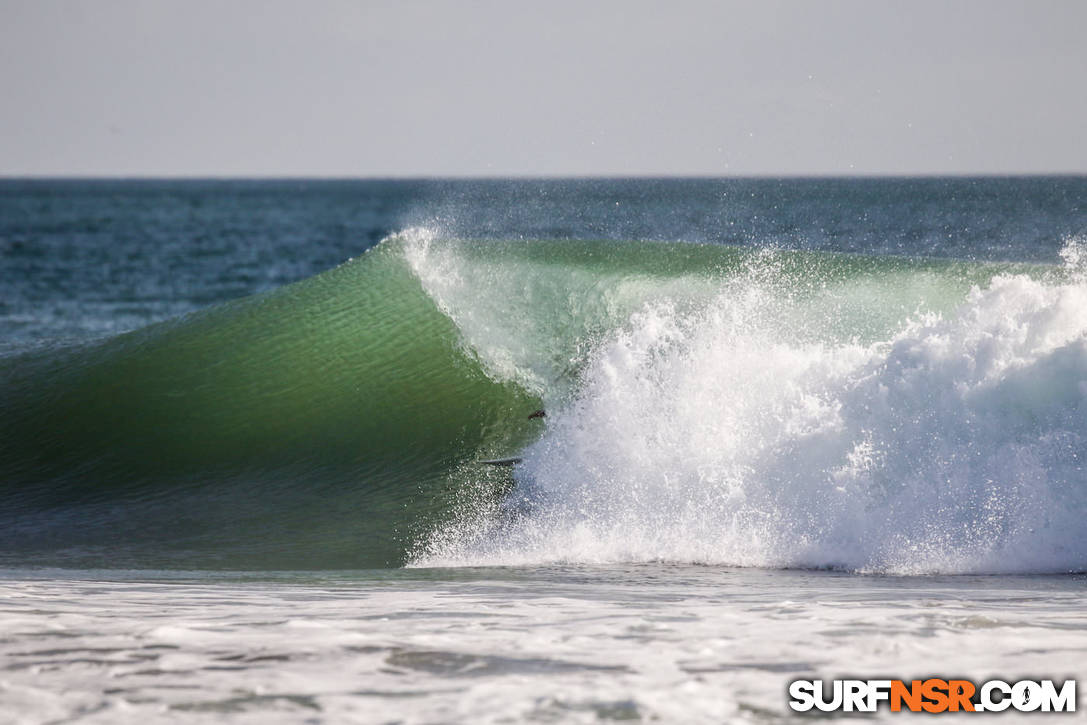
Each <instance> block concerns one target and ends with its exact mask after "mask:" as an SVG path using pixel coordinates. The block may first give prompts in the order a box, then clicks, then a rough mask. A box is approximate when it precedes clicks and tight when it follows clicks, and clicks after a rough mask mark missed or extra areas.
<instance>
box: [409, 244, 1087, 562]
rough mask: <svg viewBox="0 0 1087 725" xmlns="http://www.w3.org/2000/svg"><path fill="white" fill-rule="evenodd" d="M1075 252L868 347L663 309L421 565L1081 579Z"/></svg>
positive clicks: (626, 337)
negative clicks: (502, 503) (491, 497)
mask: <svg viewBox="0 0 1087 725" xmlns="http://www.w3.org/2000/svg"><path fill="white" fill-rule="evenodd" d="M1078 253H1079V247H1078V246H1076V245H1075V244H1070V245H1069V247H1068V249H1066V258H1068V260H1069V268H1068V269H1066V270H1064V273H1063V274H1054V275H1053V277H1052V278H1051V279H1048V280H1038V279H1032V278H1029V277H1027V276H1002V277H996V278H994V279H993V280H992V281H991V283H990V284H989V285H987V286H986V287H985V288H980V289H979V288H974V289H973V290H972V291H971V292H970V293H969V294H968V296H967V297H966V299H964V300H963V302H962V304H961V305H960V306H959V307H958V309H956V310H954V311H953V312H951V313H948V314H945V315H942V316H941V315H937V314H919V315H917V316H915V317H914V318H913V319H912V320H911V321H909V322H908V323H906V324H904V325H903V326H902V327H901V328H900V329H899V331H898V332H897V333H896V334H893V335H891V336H890V337H889V338H886V339H884V340H881V341H878V342H876V343H874V344H859V343H855V342H850V341H849V340H848V339H845V340H842V339H832V338H827V337H826V336H823V337H820V336H818V335H814V336H813V335H811V334H808V331H807V330H805V329H802V328H803V327H804V326H805V325H804V315H805V314H808V315H809V316H810V318H811V319H810V326H811V327H812V328H816V327H819V326H820V325H821V324H822V322H823V321H822V320H820V319H817V317H818V316H819V315H822V314H825V313H826V308H824V307H821V306H819V305H816V304H814V303H812V302H811V301H810V300H805V301H801V302H797V301H795V300H789V299H782V298H781V296H780V291H779V290H773V289H770V288H767V287H764V286H762V285H760V284H759V283H758V282H757V281H755V280H753V281H751V282H750V283H748V284H746V285H735V284H734V285H732V287H731V288H730V289H729V290H727V291H724V292H722V294H721V295H720V296H719V297H718V298H717V299H716V300H715V301H714V302H713V303H712V304H710V305H708V306H706V307H705V308H703V309H701V310H699V311H697V312H690V311H686V312H679V311H677V310H676V309H674V308H673V307H672V306H671V305H670V304H669V303H668V302H667V300H662V301H660V302H658V303H655V304H650V305H648V306H646V307H645V308H644V309H643V310H642V311H641V312H639V313H638V314H636V315H635V316H634V317H633V318H632V319H631V320H630V324H629V325H627V326H626V327H625V328H624V329H622V330H620V331H618V332H616V333H615V334H614V335H613V336H612V337H611V338H610V339H609V341H608V342H607V343H606V344H604V345H602V346H601V347H600V348H599V350H598V352H597V354H596V355H595V357H594V358H593V361H592V362H591V364H590V365H589V367H588V369H587V370H586V371H585V373H584V375H583V379H582V384H581V388H580V392H579V394H578V395H577V397H576V399H574V400H573V402H571V403H570V404H568V405H566V406H565V407H563V408H561V409H557V410H552V411H549V418H548V431H547V433H546V434H545V436H544V437H543V439H542V440H541V441H539V442H538V443H537V444H536V445H534V446H533V447H531V448H530V449H529V450H528V451H527V452H526V454H525V463H524V465H523V466H522V467H521V469H520V471H519V472H518V475H517V481H518V486H517V489H516V491H515V492H514V495H513V497H512V499H511V500H510V501H509V502H508V503H507V505H506V510H505V511H498V512H496V511H489V512H481V513H479V514H478V515H476V516H467V517H465V518H464V519H463V520H461V521H460V522H459V523H458V524H456V525H453V526H447V527H445V528H443V529H442V530H441V531H439V532H437V534H436V535H435V537H434V539H433V541H432V542H430V544H429V549H428V551H427V554H426V555H424V556H422V557H421V558H420V562H421V563H426V564H441V565H449V564H453V565H459V564H468V563H471V564H496V563H497V564H525V563H539V562H620V561H654V560H664V561H685V562H706V563H716V564H727V565H741V566H762V567H836V568H837V567H841V568H846V569H851V570H869V571H880V572H895V573H922V572H1063V571H1073V570H1077V571H1082V570H1085V569H1087V468H1085V466H1087V282H1085V280H1084V279H1083V276H1082V275H1081V274H1077V273H1076V268H1075V267H1074V265H1076V264H1077V262H1076V257H1077V255H1078ZM804 304H810V305H811V306H810V307H808V308H805V307H803V306H802V305H804ZM798 305H800V307H798ZM798 321H799V322H798Z"/></svg>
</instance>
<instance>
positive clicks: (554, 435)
mask: <svg viewBox="0 0 1087 725" xmlns="http://www.w3.org/2000/svg"><path fill="white" fill-rule="evenodd" d="M1084 198H1087V180H1085V179H1083V178H1080V177H1026V178H1008V179H996V178H994V179H824V180H811V179H751V180H743V179H718V180H715V179H671V180H661V179H615V180H571V181H562V180H546V181H541V180H518V181H510V180H489V181H474V182H468V181H463V182H454V181H441V180H434V181H401V182H398V181H366V182H363V181H358V182H355V181H314V180H285V181H262V182H254V181H229V180H225V181H0V290H2V292H3V294H2V295H0V722H5V723H6V722H12V723H19V724H20V725H23V724H26V725H30V724H32V723H33V724H37V723H46V722H72V721H79V722H87V723H141V725H142V724H145V723H149V722H151V723H157V722H184V723H190V722H208V723H210V722H216V723H218V722H237V723H246V722H253V723H269V722H272V723H275V722H284V723H286V722H300V721H304V722H314V723H318V722H327V723H342V722H359V723H371V722H404V723H432V722H494V723H499V722H520V721H527V722H607V721H612V720H634V721H655V722H697V723H701V722H706V723H722V722H727V723H733V722H735V723H777V722H785V721H792V720H793V719H794V717H796V715H795V714H794V713H793V712H792V711H791V710H790V709H789V707H788V704H787V702H788V696H787V692H788V684H789V683H790V682H791V681H793V680H796V679H819V678H822V679H834V678H862V679H867V678H895V679H903V680H910V679H924V678H928V677H945V678H949V677H954V678H965V679H970V680H972V681H974V682H984V681H986V680H990V679H994V678H997V679H1002V680H1007V681H1009V682H1014V681H1016V680H1021V679H1040V678H1048V679H1053V680H1057V681H1062V680H1066V679H1078V680H1079V682H1080V683H1081V686H1080V691H1081V694H1080V697H1081V700H1080V704H1081V706H1080V708H1079V710H1080V715H1078V716H1081V713H1082V709H1083V705H1082V690H1083V685H1082V683H1083V682H1087V680H1085V679H1084V676H1085V672H1084V668H1083V662H1085V661H1087V636H1085V635H1084V632H1087V615H1085V614H1084V613H1085V612H1087V573H1085V572H1087V523H1085V521H1087V516H1085V514H1087V473H1085V471H1084V468H1083V466H1084V455H1085V454H1084V451H1085V450H1087V445H1085V444H1087V236H1085V234H1087V209H1085V208H1084V207H1083V205H1082V201H1081V200H1082V199H1084ZM540 409H543V410H545V411H546V416H545V417H542V418H541V417H530V414H531V413H533V412H534V411H537V410H540ZM506 456H516V457H519V458H520V459H521V462H520V463H518V464H517V465H514V466H512V467H494V466H487V465H482V464H481V463H480V461H482V460H486V459H492V458H499V457H506ZM903 717H904V718H905V719H907V720H909V719H910V717H909V716H908V715H903V714H899V713H891V712H889V711H888V710H887V709H886V708H884V709H883V710H881V711H880V712H878V713H876V714H875V716H874V719H877V720H895V719H902V718H903ZM965 717H966V716H965V715H956V714H945V715H942V716H941V718H942V719H945V720H949V721H952V722H957V721H959V720H962V719H965ZM1019 717H1022V716H1021V715H1005V719H1009V718H1012V719H1015V718H1019ZM1033 717H1034V718H1043V717H1047V716H1046V715H1035V716H1033ZM1058 717H1060V716H1058ZM1063 717H1065V719H1067V717H1068V716H1063ZM1074 717H1076V716H1073V719H1074Z"/></svg>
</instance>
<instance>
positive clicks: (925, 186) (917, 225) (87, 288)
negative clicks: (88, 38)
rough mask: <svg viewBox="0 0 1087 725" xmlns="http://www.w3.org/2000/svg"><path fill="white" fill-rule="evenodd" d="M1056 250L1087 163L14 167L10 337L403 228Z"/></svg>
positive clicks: (0, 226)
mask: <svg viewBox="0 0 1087 725" xmlns="http://www.w3.org/2000/svg"><path fill="white" fill-rule="evenodd" d="M414 226H424V227H427V228H430V229H435V230H437V231H439V232H440V233H442V234H446V235H450V236H458V237H462V238H500V239H509V238H513V239H517V238H524V239H615V240H667V241H677V240H678V241H690V242H709V243H723V244H735V245H748V246H773V247H781V248H793V249H811V250H835V251H844V252H860V253H865V254H876V255H919V256H934V257H950V258H957V259H983V260H1015V261H1041V262H1055V261H1057V254H1058V252H1059V250H1060V249H1061V247H1062V244H1063V243H1064V240H1066V239H1067V238H1068V237H1070V236H1074V235H1079V234H1084V233H1087V177H1029V178H940V179H599V180H597V179H583V180H480V181H465V180H461V181H456V180H418V181H380V180H374V181H370V180H358V181H350V180H345V181H324V180H306V179H300V180H274V181H252V180H215V181H208V180H180V181H149V180H145V181H128V180H99V181H87V180H6V181H0V349H11V348H12V347H19V346H21V345H23V344H26V343H30V342H33V341H38V342H40V341H44V340H63V339H70V338H86V337H93V336H100V335H105V334H111V333H115V332H119V331H123V330H128V329H133V328H136V327H139V326H141V325H145V324H147V323H149V322H153V321H157V320H161V319H165V318H169V317H172V316H175V315H178V314H182V313H186V312H190V311H192V310H195V309H199V308H203V307H206V306H208V305H212V304H215V303H217V302H221V301H223V300H227V299H232V298H237V297H241V296H244V295H249V294H253V293H256V292H261V291H264V290H268V289H271V288H275V287H277V286H280V285H283V284H285V283H288V282H292V281H296V280H299V279H303V278H306V277H309V276H311V275H314V274H316V273H318V272H320V271H323V270H325V269H328V268H330V267H333V266H335V265H337V264H339V263H340V262H343V261H344V260H346V259H348V258H350V257H353V256H356V255H358V254H360V253H361V252H363V251H364V250H366V249H368V248H370V247H372V246H373V245H375V244H377V243H378V242H379V241H380V240H381V239H383V238H384V237H385V236H387V235H388V234H390V233H393V232H396V231H399V230H402V229H404V228H407V227H414Z"/></svg>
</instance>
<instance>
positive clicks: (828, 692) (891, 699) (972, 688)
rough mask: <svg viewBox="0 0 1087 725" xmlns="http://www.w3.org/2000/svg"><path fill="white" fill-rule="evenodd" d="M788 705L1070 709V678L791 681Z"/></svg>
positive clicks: (959, 709) (915, 709)
mask: <svg viewBox="0 0 1087 725" xmlns="http://www.w3.org/2000/svg"><path fill="white" fill-rule="evenodd" d="M789 697H790V698H791V699H790V700H789V707H791V708H792V709H793V710H796V711H797V712H808V711H809V710H811V709H812V708H815V709H816V710H821V711H823V712H834V711H842V712H875V711H876V710H877V709H878V708H879V707H880V705H881V704H883V703H886V704H887V705H888V706H889V707H890V709H891V712H901V711H903V710H906V711H908V712H931V713H938V712H1003V711H1005V710H1008V709H1011V710H1018V711H1019V712H1075V711H1076V681H1075V680H1065V681H1064V683H1063V684H1061V685H1060V686H1059V687H1058V686H1057V684H1056V683H1055V682H1054V681H1053V680H1019V681H1018V682H1005V681H1003V680H989V681H988V682H983V683H981V684H975V683H973V682H971V681H970V680H941V679H937V678H930V679H927V680H911V681H909V682H906V681H903V680H826V681H824V680H795V681H794V682H792V683H790V684H789Z"/></svg>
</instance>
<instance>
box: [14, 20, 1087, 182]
mask: <svg viewBox="0 0 1087 725" xmlns="http://www.w3.org/2000/svg"><path fill="white" fill-rule="evenodd" d="M1085 31H1087V2H1082V1H1080V0H1067V1H1062V2H1047V1H1045V0H1030V1H1029V2H1002V1H1000V0H984V1H971V2H955V1H954V0H940V1H938V2H928V1H927V0H926V1H918V0H901V1H899V2H877V1H873V0H860V1H856V2H853V1H850V2H814V1H809V2H767V1H758V2H756V1H752V2H683V1H676V0H669V1H667V2H664V1H662V2H655V3H647V2H590V1H589V0H581V1H577V2H555V1H553V0H549V1H548V2H510V1H506V2H415V1H411V0H407V1H403V0H401V1H400V2H393V1H389V2H377V1H370V2H364V1H358V2H331V1H325V0H309V1H307V2H302V1H301V0H299V1H298V2H283V1H281V0H259V1H257V0H253V1H252V2H242V1H240V0H214V1H208V0H184V1H174V0H94V1H93V2H92V1H91V0H86V1H85V2H80V1H78V0H67V1H57V0H0V174H4V175H20V174H49V175H53V174H80V175H86V174H96V175H98V174H101V175H114V174H122V175H244V176H264V175H334V176H389V175H392V176H412V175H415V176H417V175H424V176H425V175H507V174H517V175H526V174H527V175H584V174H608V175H611V174H623V175H626V174H714V175H734V174H850V173H899V174H902V173H911V174H912V173H979V172H980V173H1006V172H1056V171H1060V172H1087V138H1085V135H1084V129H1085V128H1087V79H1085V76H1087V50H1085V49H1087V35H1085Z"/></svg>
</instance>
